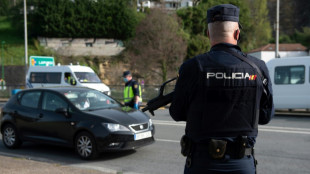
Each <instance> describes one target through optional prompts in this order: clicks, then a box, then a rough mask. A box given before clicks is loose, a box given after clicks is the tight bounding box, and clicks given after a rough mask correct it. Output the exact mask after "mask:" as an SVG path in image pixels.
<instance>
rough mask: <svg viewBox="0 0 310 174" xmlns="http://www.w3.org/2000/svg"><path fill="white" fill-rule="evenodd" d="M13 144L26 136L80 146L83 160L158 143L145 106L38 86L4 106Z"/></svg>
mask: <svg viewBox="0 0 310 174" xmlns="http://www.w3.org/2000/svg"><path fill="white" fill-rule="evenodd" d="M0 126H1V133H2V140H3V143H4V145H5V146H6V147H7V148H11V149H13V148H18V147H19V146H20V145H21V144H22V142H24V141H32V142H39V143H50V144H55V145H63V146H70V147H74V148H75V149H76V151H77V153H78V154H79V156H80V157H81V158H83V159H91V158H95V157H97V156H98V154H99V153H100V152H103V151H114V150H115V151H119V150H129V149H135V148H138V147H141V146H144V145H147V144H150V143H152V142H154V137H153V136H154V133H155V129H154V125H153V124H152V120H151V119H150V117H149V116H148V115H146V114H144V113H143V112H141V111H139V110H135V109H132V108H130V107H126V106H123V105H122V104H120V103H119V102H117V101H116V100H114V99H112V98H111V97H109V96H107V95H105V94H103V93H101V92H99V91H97V90H93V89H88V88H62V87H61V88H38V89H28V90H23V91H20V92H18V93H17V94H15V95H14V96H13V97H11V99H10V100H9V101H8V102H7V103H6V105H5V106H4V107H3V108H2V112H1V125H0Z"/></svg>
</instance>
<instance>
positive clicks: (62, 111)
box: [55, 108, 69, 117]
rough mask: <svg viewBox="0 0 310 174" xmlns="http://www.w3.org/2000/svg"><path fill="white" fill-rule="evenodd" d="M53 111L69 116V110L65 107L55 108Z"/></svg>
mask: <svg viewBox="0 0 310 174" xmlns="http://www.w3.org/2000/svg"><path fill="white" fill-rule="evenodd" d="M55 112H56V113H60V114H63V115H64V116H65V117H69V112H68V109H67V108H57V109H56V110H55Z"/></svg>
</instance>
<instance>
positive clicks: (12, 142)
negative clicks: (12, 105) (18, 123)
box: [2, 124, 22, 149]
mask: <svg viewBox="0 0 310 174" xmlns="http://www.w3.org/2000/svg"><path fill="white" fill-rule="evenodd" d="M2 141H3V144H4V145H5V147H7V148H9V149H16V148H19V147H20V146H21V145H22V141H21V140H20V138H19V135H18V132H17V131H16V128H15V126H13V125H12V124H6V125H5V126H4V128H3V132H2Z"/></svg>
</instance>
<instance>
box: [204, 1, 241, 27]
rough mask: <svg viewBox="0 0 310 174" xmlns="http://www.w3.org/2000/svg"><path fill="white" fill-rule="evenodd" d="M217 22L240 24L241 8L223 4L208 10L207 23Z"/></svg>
mask: <svg viewBox="0 0 310 174" xmlns="http://www.w3.org/2000/svg"><path fill="white" fill-rule="evenodd" d="M215 21H233V22H239V8H238V7H236V6H234V5H231V4H221V5H217V6H214V7H212V8H210V9H208V11H207V22H208V23H212V22H215Z"/></svg>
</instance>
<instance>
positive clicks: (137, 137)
mask: <svg viewBox="0 0 310 174" xmlns="http://www.w3.org/2000/svg"><path fill="white" fill-rule="evenodd" d="M149 137H152V133H151V131H147V132H143V133H139V134H135V137H134V138H135V140H141V139H144V138H149Z"/></svg>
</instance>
